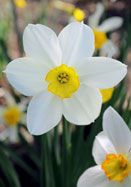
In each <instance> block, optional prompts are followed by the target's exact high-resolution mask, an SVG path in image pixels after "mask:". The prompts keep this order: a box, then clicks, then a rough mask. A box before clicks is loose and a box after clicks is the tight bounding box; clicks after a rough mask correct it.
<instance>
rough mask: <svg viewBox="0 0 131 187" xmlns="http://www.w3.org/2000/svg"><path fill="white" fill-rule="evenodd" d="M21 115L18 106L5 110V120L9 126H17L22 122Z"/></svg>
mask: <svg viewBox="0 0 131 187" xmlns="http://www.w3.org/2000/svg"><path fill="white" fill-rule="evenodd" d="M21 114H22V113H21V111H20V109H19V107H18V106H10V107H7V108H6V109H5V110H4V112H3V119H4V121H5V123H6V124H7V125H9V126H15V125H17V124H18V122H19V121H20V118H21Z"/></svg>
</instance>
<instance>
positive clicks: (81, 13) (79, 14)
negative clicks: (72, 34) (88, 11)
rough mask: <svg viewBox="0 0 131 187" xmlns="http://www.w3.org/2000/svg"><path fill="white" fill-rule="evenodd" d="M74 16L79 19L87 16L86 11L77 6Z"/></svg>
mask: <svg viewBox="0 0 131 187" xmlns="http://www.w3.org/2000/svg"><path fill="white" fill-rule="evenodd" d="M73 16H74V18H75V19H76V20H77V21H82V20H83V19H84V18H85V12H84V11H83V10H81V9H80V8H75V9H74V11H73Z"/></svg>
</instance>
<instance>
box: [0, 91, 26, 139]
mask: <svg viewBox="0 0 131 187" xmlns="http://www.w3.org/2000/svg"><path fill="white" fill-rule="evenodd" d="M3 93H4V95H3V97H4V98H5V99H6V104H7V105H1V106H0V139H1V140H6V139H8V141H9V142H10V143H16V142H18V127H17V125H18V124H19V123H22V124H23V123H25V122H26V120H25V114H24V110H25V108H26V105H27V99H24V100H22V101H21V102H20V103H19V104H17V103H16V102H15V100H14V98H13V97H12V96H11V95H10V93H9V92H7V91H6V90H4V89H3Z"/></svg>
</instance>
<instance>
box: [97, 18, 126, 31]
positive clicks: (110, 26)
mask: <svg viewBox="0 0 131 187" xmlns="http://www.w3.org/2000/svg"><path fill="white" fill-rule="evenodd" d="M122 24H123V19H122V18H121V17H117V16H116V17H112V18H108V19H106V20H105V21H104V22H103V23H102V24H101V25H100V26H99V27H97V29H98V30H100V31H103V32H111V31H114V30H116V29H118V28H120V27H121V26H122Z"/></svg>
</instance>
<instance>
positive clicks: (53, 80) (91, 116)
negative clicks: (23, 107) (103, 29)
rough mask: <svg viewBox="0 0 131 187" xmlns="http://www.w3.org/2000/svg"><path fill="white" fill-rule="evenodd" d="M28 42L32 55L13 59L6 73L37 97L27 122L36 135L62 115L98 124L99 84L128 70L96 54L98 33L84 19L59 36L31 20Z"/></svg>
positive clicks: (25, 40)
mask: <svg viewBox="0 0 131 187" xmlns="http://www.w3.org/2000/svg"><path fill="white" fill-rule="evenodd" d="M85 41H88V42H85ZM23 43H24V50H25V53H26V57H24V58H19V59H16V60H14V61H12V62H11V63H9V65H8V66H7V68H6V70H5V73H6V75H7V78H8V80H9V82H10V83H11V84H12V85H13V86H14V87H15V88H16V89H17V90H18V91H19V92H21V93H22V94H24V95H26V96H33V99H32V100H31V102H30V104H29V107H28V111H27V127H28V129H29V131H30V133H32V134H34V135H40V134H43V133H46V132H48V131H49V130H50V129H52V128H53V127H55V126H56V125H57V124H58V123H59V122H60V120H61V118H62V115H64V116H65V118H66V119H67V120H68V121H69V122H71V123H73V124H77V125H86V124H90V123H92V122H93V121H94V120H95V119H96V118H97V117H98V116H99V113H100V110H101V105H102V98H101V94H100V92H99V89H98V88H102V89H104V88H110V87H113V86H115V85H116V84H118V83H119V82H120V81H121V80H122V79H123V78H124V77H125V75H126V73H127V67H126V65H124V64H122V63H121V62H119V61H116V60H113V59H110V58H106V57H91V56H92V55H93V52H94V34H93V31H92V29H91V28H90V27H88V26H87V25H85V24H83V23H79V22H74V23H71V24H69V25H68V26H66V27H65V28H64V29H63V30H62V31H61V33H60V34H59V36H58V37H57V36H56V34H55V33H54V32H53V31H52V30H51V29H50V28H48V27H46V26H44V25H39V24H38V25H32V24H29V25H28V26H27V27H26V29H25V31H24V36H23ZM113 62H114V63H113Z"/></svg>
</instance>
